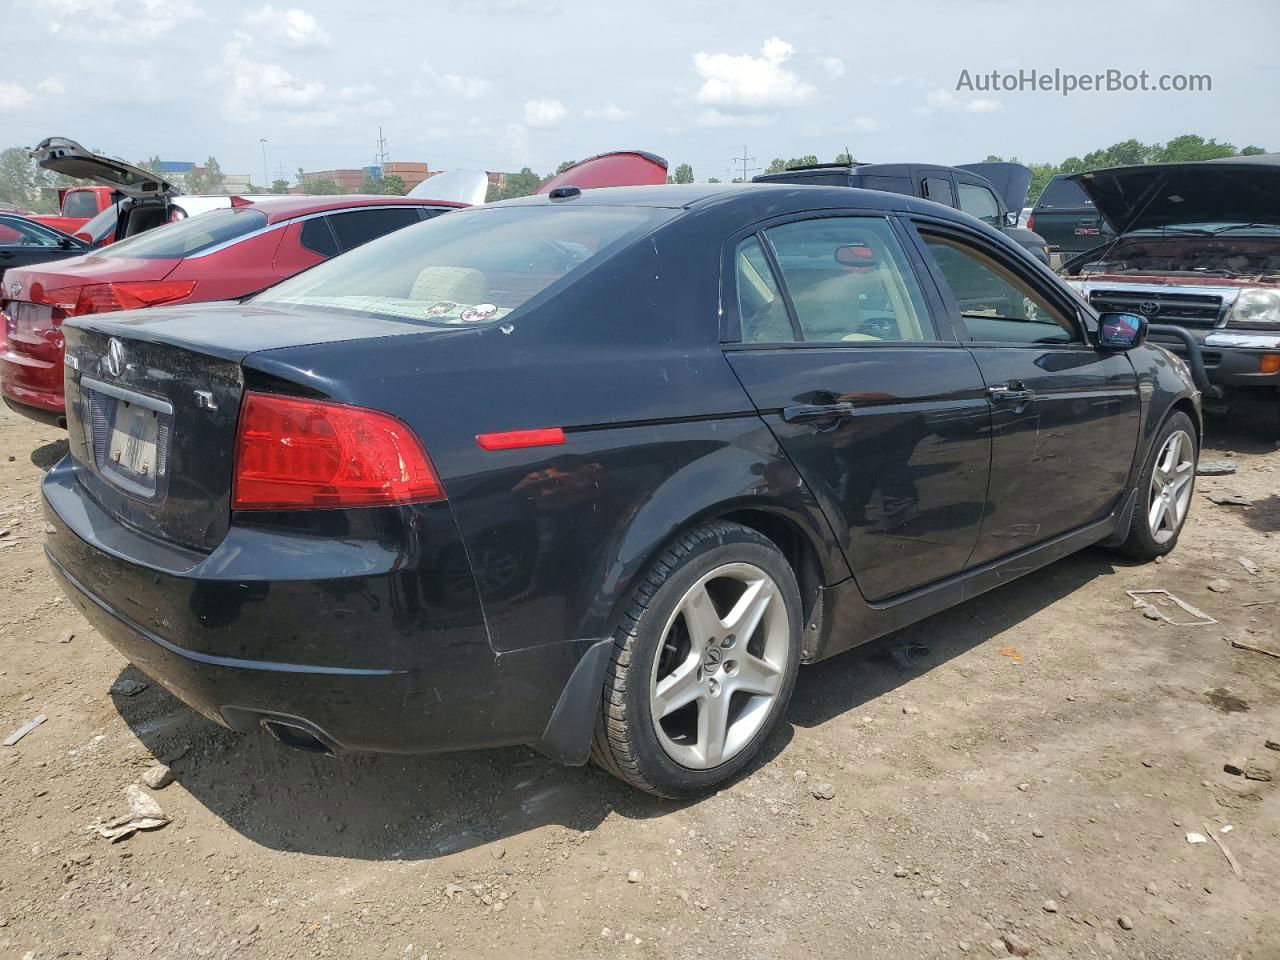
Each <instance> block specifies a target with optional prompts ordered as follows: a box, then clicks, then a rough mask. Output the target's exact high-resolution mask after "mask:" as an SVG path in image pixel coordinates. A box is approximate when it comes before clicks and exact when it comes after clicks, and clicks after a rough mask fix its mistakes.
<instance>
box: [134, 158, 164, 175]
mask: <svg viewBox="0 0 1280 960" xmlns="http://www.w3.org/2000/svg"><path fill="white" fill-rule="evenodd" d="M138 166H140V167H141V168H142V169H143V170H150V171H151V172H152V173H159V172H160V158H159V157H158V156H156V155H154V154H153V155H152V156H150V157H148V158H147V159H146V160H139V161H138Z"/></svg>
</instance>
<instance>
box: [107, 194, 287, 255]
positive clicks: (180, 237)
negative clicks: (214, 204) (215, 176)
mask: <svg viewBox="0 0 1280 960" xmlns="http://www.w3.org/2000/svg"><path fill="white" fill-rule="evenodd" d="M266 225H267V215H266V214H265V213H263V212H262V211H261V210H252V209H250V208H248V207H229V208H227V209H225V210H210V211H209V212H208V213H201V214H197V215H196V216H194V217H190V218H188V219H186V220H179V221H177V222H175V223H166V224H164V225H163V226H160V227H156V228H155V229H154V230H148V231H146V232H145V233H140V234H138V235H136V236H133V237H129V238H128V239H127V240H121V241H119V242H118V243H113V244H112V245H111V246H109V247H104V248H103V250H102V252H101V254H100V256H104V257H139V258H141V259H143V260H178V259H181V258H182V257H189V256H191V255H192V254H195V253H200V252H201V251H202V250H207V249H208V248H209V247H212V246H216V245H217V244H220V243H225V242H226V241H228V240H234V239H236V238H237V237H243V236H244V235H245V234H249V233H253V232H254V231H255V230H261V229H262V228H263V227H265V226H266Z"/></svg>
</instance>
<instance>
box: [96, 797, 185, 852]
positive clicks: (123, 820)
mask: <svg viewBox="0 0 1280 960" xmlns="http://www.w3.org/2000/svg"><path fill="white" fill-rule="evenodd" d="M124 793H125V797H126V798H128V801H129V812H128V813H126V814H125V815H124V816H120V817H116V818H115V819H114V820H109V821H107V822H106V823H104V824H102V825H101V826H99V827H98V835H99V836H102V837H106V838H107V839H108V840H110V841H111V842H112V843H119V842H120V841H121V840H124V839H126V838H128V837H131V836H133V835H134V834H135V833H137V832H138V831H139V830H158V829H159V828H160V827H163V826H164V825H165V824H167V823H171V822H172V820H173V818H172V817H169V816H166V815H165V812H164V811H163V810H161V809H160V804H158V803H156V801H155V798H154V797H152V796H151V795H150V794H148V793H147V792H145V791H144V790H143V789H142V788H141V787H139V786H137V785H136V784H132V783H131V784H129V786H127V787H125V791H124Z"/></svg>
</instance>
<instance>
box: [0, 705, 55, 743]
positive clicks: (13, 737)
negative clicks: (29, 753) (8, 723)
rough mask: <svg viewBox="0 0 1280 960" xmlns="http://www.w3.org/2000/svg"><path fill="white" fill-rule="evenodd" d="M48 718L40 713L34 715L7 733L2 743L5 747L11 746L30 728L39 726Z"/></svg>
mask: <svg viewBox="0 0 1280 960" xmlns="http://www.w3.org/2000/svg"><path fill="white" fill-rule="evenodd" d="M48 719H49V718H48V717H46V716H45V715H44V714H43V713H42V714H40V715H39V716H37V717H34V718H33V719H31V720H28V721H27V722H26V723H24V724H23V725H22V726H20V727H19V728H18V729H17V730H15V731H13V733H11V734H9V735H8V736H7V737H5V738H4V745H5V746H6V747H12V746H13V745H14V744H15V743H17V742H18V741H19V740H21V739H22V738H23V737H25V736H26V735H27V734H28V733H30V732H31V731H32V730H34V729H35V728H36V727H38V726H40V724H42V723H44V722H45V721H46V720H48Z"/></svg>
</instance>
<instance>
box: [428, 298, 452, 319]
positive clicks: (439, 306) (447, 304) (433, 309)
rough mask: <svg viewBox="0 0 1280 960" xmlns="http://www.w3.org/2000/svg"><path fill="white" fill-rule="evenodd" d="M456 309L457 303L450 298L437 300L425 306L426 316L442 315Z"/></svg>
mask: <svg viewBox="0 0 1280 960" xmlns="http://www.w3.org/2000/svg"><path fill="white" fill-rule="evenodd" d="M457 309H458V305H457V304H456V303H454V302H453V301H452V300H437V301H436V302H435V303H433V304H432V305H431V306H429V307H427V316H428V317H443V316H444V315H445V314H448V313H452V312H453V311H454V310H457Z"/></svg>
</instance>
